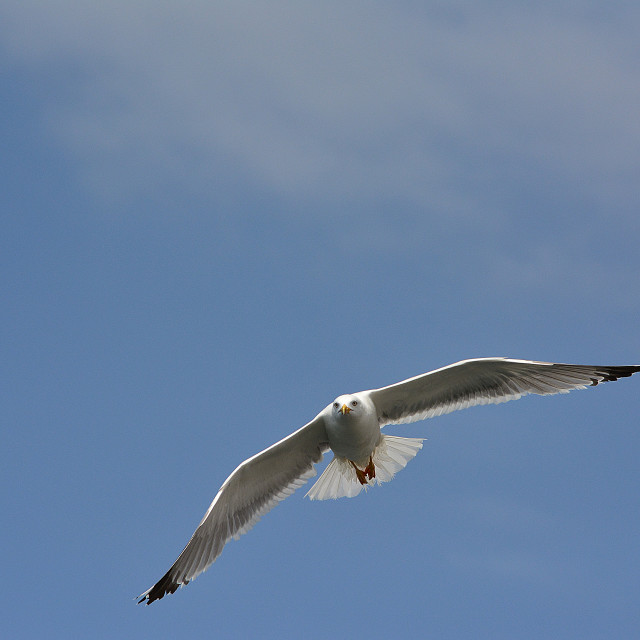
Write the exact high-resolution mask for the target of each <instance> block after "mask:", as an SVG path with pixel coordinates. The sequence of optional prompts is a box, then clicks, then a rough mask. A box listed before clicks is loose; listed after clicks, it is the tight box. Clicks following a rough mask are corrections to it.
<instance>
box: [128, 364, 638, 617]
mask: <svg viewBox="0 0 640 640" xmlns="http://www.w3.org/2000/svg"><path fill="white" fill-rule="evenodd" d="M638 371H640V365H630V366H602V367H601V366H589V365H577V364H559V363H554V362H537V361H534V360H514V359H509V358H476V359H471V360H462V361H460V362H456V363H455V364H451V365H449V366H446V367H442V368H440V369H435V370H434V371H431V372H429V373H424V374H422V375H419V376H415V377H413V378H409V379H407V380H403V381H402V382H397V383H396V384H392V385H389V386H386V387H381V388H380V389H370V390H368V391H361V392H359V393H351V394H346V395H341V396H338V397H337V398H336V399H335V400H334V401H333V402H332V403H331V404H329V405H327V406H326V407H325V408H324V409H323V410H322V411H321V412H320V413H319V414H318V415H317V416H316V417H315V418H314V419H313V420H311V422H309V423H307V424H306V425H305V426H304V427H302V428H300V429H298V430H297V431H295V432H294V433H292V434H291V435H289V436H287V437H286V438H284V439H282V440H280V441H279V442H276V443H275V444H274V445H271V446H270V447H268V448H267V449H265V450H264V451H261V452H260V453H257V454H256V455H254V456H252V457H251V458H249V459H247V460H245V461H244V462H243V463H242V464H240V465H239V466H238V467H237V468H236V469H235V471H233V473H232V474H231V475H230V476H229V477H228V478H227V479H226V480H225V481H224V483H223V485H222V487H220V490H219V491H218V493H217V495H216V497H215V498H214V499H213V502H212V503H211V505H210V506H209V508H208V509H207V512H206V513H205V515H204V517H203V518H202V521H201V522H200V524H199V525H198V528H197V529H196V530H195V532H194V534H193V535H192V536H191V539H190V540H189V542H188V544H187V546H186V547H185V548H184V550H183V551H182V553H181V554H180V556H179V557H178V559H177V560H176V561H175V562H174V563H173V565H172V566H171V568H170V569H169V571H167V573H165V574H164V576H162V578H160V580H158V582H156V583H155V584H154V585H153V586H152V587H151V588H150V589H148V590H147V591H145V592H144V593H143V594H141V595H140V596H138V598H139V600H138V603H139V604H140V603H142V602H146V603H147V604H151V603H152V602H153V601H154V600H159V599H160V598H162V597H164V596H165V595H166V594H168V593H174V592H175V591H176V590H177V589H178V587H181V586H183V585H186V584H188V583H189V582H191V580H193V579H194V578H196V577H197V576H198V575H199V574H201V573H202V572H203V571H204V570H205V569H207V568H208V567H209V566H211V564H213V562H214V561H215V560H216V558H217V557H218V556H219V555H220V554H221V553H222V549H223V547H224V545H225V544H226V543H227V542H228V541H229V540H230V539H231V538H234V539H237V538H239V537H240V536H241V535H242V534H243V533H246V532H247V531H249V529H251V528H252V527H253V525H254V524H255V523H256V522H257V521H258V520H259V519H260V518H261V517H262V516H263V515H264V514H265V513H267V512H268V511H270V510H271V509H272V508H273V507H274V506H276V505H277V504H278V502H280V501H281V500H284V498H286V497H287V496H290V495H291V494H292V493H293V492H294V491H295V490H296V489H298V488H299V487H301V486H302V485H303V484H305V483H306V482H307V480H309V478H312V477H313V476H315V475H316V471H315V469H314V465H315V464H317V463H318V462H320V461H321V460H322V456H323V454H324V453H326V452H327V451H329V450H331V451H332V452H333V456H334V457H333V460H332V461H331V462H330V463H329V465H328V466H327V468H326V469H325V471H324V472H323V473H322V475H321V476H320V478H319V479H318V480H317V482H316V483H315V484H314V485H313V487H311V489H310V490H309V492H308V493H307V496H308V497H309V498H310V499H311V500H327V499H330V498H340V497H349V498H352V497H354V496H356V495H358V494H359V493H360V491H361V490H362V489H363V488H365V489H366V488H367V487H370V486H372V485H374V484H380V483H382V482H386V481H388V480H391V479H392V478H393V476H394V474H395V473H396V472H397V471H399V470H400V469H403V468H404V467H405V466H406V464H407V463H408V462H409V460H411V459H412V458H413V457H414V456H415V455H416V454H417V453H418V451H419V450H420V449H421V448H422V440H423V439H422V438H401V437H398V436H391V435H388V434H383V433H382V432H381V429H382V427H384V426H385V425H389V424H401V423H407V422H415V421H417V420H425V419H426V418H433V417H435V416H440V415H443V414H445V413H450V412H451V411H456V410H457V409H466V408H467V407H472V406H475V405H480V404H497V403H500V402H507V401H508V400H517V399H518V398H521V397H523V396H526V395H528V394H531V393H532V394H536V395H541V396H546V395H552V394H555V393H568V392H569V391H571V390H573V389H586V388H587V387H589V386H596V385H597V384H599V383H600V382H610V381H613V380H617V379H618V378H626V377H629V376H631V375H633V374H634V373H637V372H638Z"/></svg>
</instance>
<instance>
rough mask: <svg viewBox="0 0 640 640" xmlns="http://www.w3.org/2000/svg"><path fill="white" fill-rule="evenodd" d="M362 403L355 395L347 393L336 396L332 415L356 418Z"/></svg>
mask: <svg viewBox="0 0 640 640" xmlns="http://www.w3.org/2000/svg"><path fill="white" fill-rule="evenodd" d="M361 406H362V402H361V399H360V397H359V396H358V394H357V393H347V394H345V395H342V396H338V397H337V398H336V399H335V400H334V401H333V405H332V413H333V415H334V416H340V415H341V416H347V415H351V416H356V415H357V414H358V413H360V410H361Z"/></svg>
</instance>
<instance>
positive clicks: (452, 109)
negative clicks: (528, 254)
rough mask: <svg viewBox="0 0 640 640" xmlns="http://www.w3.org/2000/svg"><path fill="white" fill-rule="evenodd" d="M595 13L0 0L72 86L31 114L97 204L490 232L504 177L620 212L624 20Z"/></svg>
mask: <svg viewBox="0 0 640 640" xmlns="http://www.w3.org/2000/svg"><path fill="white" fill-rule="evenodd" d="M598 6H599V5H598V4H597V3H592V5H591V6H590V12H591V13H590V12H589V11H586V10H585V11H583V12H582V14H580V13H579V12H577V11H574V10H572V11H568V10H565V11H563V10H562V9H563V8H564V5H562V6H561V7H560V8H558V7H557V6H556V5H549V6H547V7H542V6H538V7H537V8H533V9H532V8H526V7H523V6H511V5H510V6H509V7H508V8H503V7H502V6H499V5H495V6H490V7H483V8H482V10H480V8H479V7H477V6H476V5H473V4H472V3H462V2H461V3H457V4H455V5H450V6H445V5H440V4H439V3H432V4H430V5H427V6H426V7H421V8H420V9H416V7H414V6H413V5H412V3H396V4H394V5H393V6H390V5H384V4H380V5H366V6H365V5H362V6H360V5H348V6H345V5H344V4H342V3H329V4H327V3H324V4H322V5H300V4H299V3H295V2H276V3H269V4H268V5H267V4H265V5H260V4H255V3H245V2H237V3H233V4H231V3H229V4H223V5H220V4H216V5H211V4H210V3H205V2H191V3H186V4H165V3H163V4H158V3H151V2H137V3H133V4H132V3H123V2H106V3H101V4H100V5H90V6H88V5H86V4H84V3H79V2H72V1H69V2H57V3H39V2H21V3H18V2H9V3H7V4H5V6H4V9H3V10H2V13H3V14H4V15H3V20H2V22H3V24H4V33H3V39H4V41H5V48H6V51H7V52H8V53H9V54H10V56H11V58H12V60H13V63H14V64H15V65H18V66H20V67H22V68H27V69H31V70H40V71H42V70H43V69H44V70H50V71H51V72H52V73H54V74H56V73H57V74H60V75H59V78H61V77H62V75H67V81H68V82H67V84H66V86H65V85H64V84H63V85H60V84H58V86H57V88H56V89H55V90H54V91H53V93H52V95H51V99H50V100H49V101H46V104H45V112H44V114H43V116H44V117H46V118H48V125H49V127H50V129H51V131H52V133H53V134H54V135H56V136H57V137H58V138H59V140H60V141H61V142H62V143H63V144H65V145H68V147H69V148H71V149H73V151H74V152H75V153H77V154H78V155H79V156H80V157H81V158H82V159H83V161H84V167H85V170H92V169H93V172H94V175H99V176H101V179H104V180H107V181H108V182H109V189H113V188H114V186H116V185H120V188H122V189H127V188H130V189H132V188H135V189H138V188H141V189H145V188H146V187H148V186H150V185H151V186H152V185H153V184H155V183H156V182H157V181H160V182H162V181H165V180H167V179H169V180H172V181H174V182H175V183H177V184H180V185H181V186H183V187H184V186H186V187H187V188H189V189H195V190H201V191H204V192H207V190H208V189H210V188H211V186H212V185H213V186H214V188H220V185H223V184H225V183H234V182H236V181H237V180H242V181H246V182H248V183H249V184H254V185H255V186H256V187H257V188H265V189H268V190H271V191H273V192H274V193H276V194H278V195H280V196H283V197H284V198H292V199H296V200H297V199H306V198H321V199H326V200H327V201H328V202H331V201H336V200H343V201H344V200H347V201H356V202H363V203H365V204H366V203H371V202H375V201H376V200H377V199H379V198H381V197H385V198H388V199H390V200H396V201H399V202H407V203H409V204H412V205H414V206H418V207H420V208H421V209H423V210H424V211H425V212H438V213H439V214H442V215H445V214H446V215H450V216H451V215H456V214H457V215H460V216H462V217H464V218H466V217H473V216H477V215H478V214H479V215H481V216H485V217H489V218H493V219H494V220H495V216H499V215H500V203H499V198H500V194H499V193H498V195H496V191H497V192H500V191H501V190H502V191H503V192H508V191H509V190H510V188H511V187H510V185H509V184H504V183H503V181H508V180H509V179H510V178H512V177H513V175H512V173H511V170H512V167H513V166H514V165H516V166H519V167H520V168H521V169H520V170H521V173H520V174H519V179H520V180H522V181H523V182H527V181H528V180H535V181H536V182H537V183H539V184H540V187H541V188H543V189H544V188H545V187H546V186H548V184H549V183H553V184H557V183H562V184H564V185H566V188H567V190H568V191H573V192H574V193H579V194H580V195H581V197H583V198H586V199H591V200H594V201H600V202H605V201H607V202H612V204H614V205H615V206H616V209H617V211H618V212H619V214H620V215H622V214H623V212H624V211H625V206H626V205H628V204H629V199H630V198H632V197H635V194H636V186H635V184H636V182H637V181H636V180H635V179H634V176H633V173H634V167H636V166H638V160H640V157H639V155H640V152H639V151H638V149H640V144H639V143H640V125H639V124H638V120H637V117H636V114H637V105H638V103H639V102H640V71H638V67H637V64H636V63H635V62H636V60H635V57H636V52H635V47H634V46H633V45H632V43H633V42H634V41H635V33H636V32H635V30H634V29H632V28H631V26H630V25H631V24H632V23H633V22H634V21H635V23H636V24H637V18H638V15H637V13H638V12H637V10H634V9H630V8H625V9H617V10H616V7H615V6H614V7H610V5H607V7H609V8H610V14H609V20H608V21H606V22H603V21H602V18H601V16H598V15H597V7H598ZM574 9H575V7H574ZM68 68H71V69H72V70H73V73H74V74H75V75H74V76H73V80H69V76H68V74H69V72H68ZM528 171H530V172H531V174H530V175H527V172H528ZM498 219H499V218H498Z"/></svg>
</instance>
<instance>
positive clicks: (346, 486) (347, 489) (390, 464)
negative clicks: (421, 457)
mask: <svg viewBox="0 0 640 640" xmlns="http://www.w3.org/2000/svg"><path fill="white" fill-rule="evenodd" d="M422 440H423V438H400V437H399V436H388V435H386V434H383V435H382V439H381V440H380V443H379V444H378V446H377V447H376V448H375V450H374V452H373V456H372V459H373V466H374V467H375V473H376V475H375V478H371V479H369V481H368V482H367V484H366V485H363V484H360V482H359V481H358V478H357V476H356V471H355V469H354V468H353V465H352V464H351V462H350V461H349V460H347V459H346V458H342V457H340V456H334V457H333V460H332V461H331V462H330V463H329V465H328V466H327V468H326V469H325V470H324V472H323V474H322V475H321V476H320V477H319V478H318V480H317V481H316V483H315V484H314V485H313V487H311V489H309V491H308V493H307V496H308V497H309V499H310V500H328V499H329V498H333V499H335V498H353V497H354V496H357V495H358V494H359V493H360V491H362V488H363V487H364V488H366V487H367V486H371V485H374V484H376V483H377V484H381V483H382V482H388V481H389V480H391V479H392V478H393V476H394V475H395V474H396V473H397V472H398V471H400V469H404V467H406V466H407V463H408V462H409V460H411V459H412V458H414V457H415V455H416V454H417V453H418V451H420V449H422Z"/></svg>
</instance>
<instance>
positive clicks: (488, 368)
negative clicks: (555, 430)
mask: <svg viewBox="0 0 640 640" xmlns="http://www.w3.org/2000/svg"><path fill="white" fill-rule="evenodd" d="M637 371H640V366H591V365H577V364H559V363H554V362H536V361H533V360H512V359H508V358H478V359H475V360H462V361H461V362H456V363H455V364H452V365H449V366H447V367H443V368H442V369H436V370H435V371H431V372H430V373H425V374H423V375H420V376H416V377H415V378H409V379H408V380H404V381H402V382H398V383H396V384H392V385H390V386H388V387H382V388H381V389H373V390H371V391H369V392H368V393H369V395H370V397H371V399H372V400H373V403H374V404H375V406H376V409H377V410H378V420H379V422H380V426H383V425H385V424H400V423H404V422H415V421H416V420H424V419H425V418H432V417H434V416H439V415H442V414H445V413H450V412H451V411H456V410H457V409H466V408H467V407H472V406H475V405H479V404H496V403H499V402H507V401H508V400H516V399H518V398H521V397H522V396H525V395H527V394H530V393H533V394H537V395H549V394H553V393H567V392H569V391H571V390H572V389H585V388H586V387H588V386H594V385H597V384H598V383H600V382H608V381H611V380H617V379H618V378H624V377H628V376H630V375H632V374H634V373H636V372H637Z"/></svg>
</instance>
